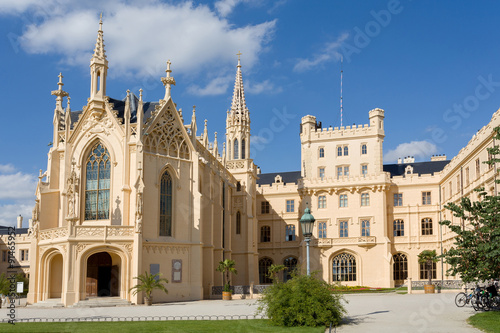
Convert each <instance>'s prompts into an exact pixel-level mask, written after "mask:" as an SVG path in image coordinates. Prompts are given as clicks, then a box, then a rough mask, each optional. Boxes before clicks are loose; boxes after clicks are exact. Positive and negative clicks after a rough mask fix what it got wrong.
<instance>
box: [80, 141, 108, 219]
mask: <svg viewBox="0 0 500 333" xmlns="http://www.w3.org/2000/svg"><path fill="white" fill-rule="evenodd" d="M110 179H111V159H110V157H109V152H108V150H107V149H106V147H104V145H103V144H102V143H100V142H97V143H96V144H95V145H94V147H93V148H92V150H91V151H90V154H89V156H88V157H87V160H86V173H85V220H106V219H109V188H110Z"/></svg>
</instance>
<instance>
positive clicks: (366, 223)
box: [361, 220, 370, 237]
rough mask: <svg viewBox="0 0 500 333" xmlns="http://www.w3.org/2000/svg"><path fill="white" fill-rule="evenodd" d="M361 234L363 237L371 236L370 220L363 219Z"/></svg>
mask: <svg viewBox="0 0 500 333" xmlns="http://www.w3.org/2000/svg"><path fill="white" fill-rule="evenodd" d="M361 236H363V237H368V236H370V220H362V221H361Z"/></svg>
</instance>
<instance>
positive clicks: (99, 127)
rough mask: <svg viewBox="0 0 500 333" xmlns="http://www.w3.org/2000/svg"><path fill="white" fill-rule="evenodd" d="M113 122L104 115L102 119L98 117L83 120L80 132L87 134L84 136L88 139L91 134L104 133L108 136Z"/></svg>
mask: <svg viewBox="0 0 500 333" xmlns="http://www.w3.org/2000/svg"><path fill="white" fill-rule="evenodd" d="M113 127H114V126H113V121H112V120H111V119H110V118H109V117H107V116H106V115H104V116H103V117H102V118H99V117H89V118H87V119H86V120H85V122H84V123H83V125H82V130H83V131H84V132H87V134H86V136H87V137H89V136H90V135H92V134H97V133H104V134H105V135H109V133H110V130H112V129H113Z"/></svg>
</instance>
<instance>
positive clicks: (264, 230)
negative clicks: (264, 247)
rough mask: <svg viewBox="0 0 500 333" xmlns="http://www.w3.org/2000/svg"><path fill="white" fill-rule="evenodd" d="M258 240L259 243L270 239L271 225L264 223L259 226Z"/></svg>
mask: <svg viewBox="0 0 500 333" xmlns="http://www.w3.org/2000/svg"><path fill="white" fill-rule="evenodd" d="M260 241H261V243H267V242H270V241H271V227H270V226H268V225H265V226H263V227H261V228H260Z"/></svg>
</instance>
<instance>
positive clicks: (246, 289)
mask: <svg viewBox="0 0 500 333" xmlns="http://www.w3.org/2000/svg"><path fill="white" fill-rule="evenodd" d="M269 286H270V284H256V285H253V286H251V285H250V286H248V285H247V286H231V291H232V292H233V294H241V295H251V294H252V295H253V294H261V293H262V292H263V291H264V290H265V289H266V288H268V287H269ZM252 287H253V288H252ZM223 288H224V287H223V286H213V287H212V294H211V295H212V296H219V295H222V290H223Z"/></svg>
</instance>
